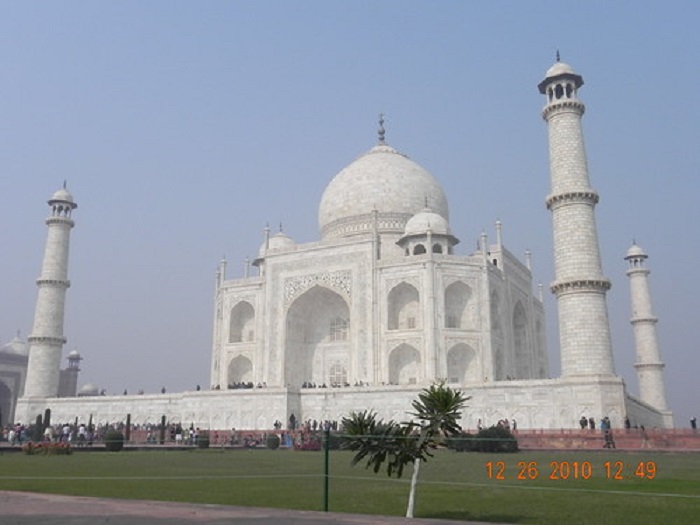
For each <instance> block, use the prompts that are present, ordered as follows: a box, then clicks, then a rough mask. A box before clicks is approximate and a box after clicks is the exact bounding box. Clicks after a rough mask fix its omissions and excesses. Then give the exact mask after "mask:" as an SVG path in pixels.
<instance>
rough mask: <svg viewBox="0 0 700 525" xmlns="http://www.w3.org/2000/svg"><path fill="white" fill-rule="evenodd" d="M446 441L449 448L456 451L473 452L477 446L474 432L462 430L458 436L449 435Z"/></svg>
mask: <svg viewBox="0 0 700 525" xmlns="http://www.w3.org/2000/svg"><path fill="white" fill-rule="evenodd" d="M445 441H446V444H447V448H449V449H450V450H454V451H455V452H473V451H475V450H476V446H477V442H476V440H475V437H474V434H470V433H469V432H460V433H459V434H457V435H456V436H451V437H448V438H447V439H446V440H445Z"/></svg>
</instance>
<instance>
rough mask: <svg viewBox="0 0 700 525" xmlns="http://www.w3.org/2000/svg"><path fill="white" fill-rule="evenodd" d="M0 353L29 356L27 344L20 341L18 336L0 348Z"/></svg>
mask: <svg viewBox="0 0 700 525" xmlns="http://www.w3.org/2000/svg"><path fill="white" fill-rule="evenodd" d="M0 353H3V354H10V355H21V356H25V357H26V356H28V355H29V343H27V342H26V341H22V340H21V339H20V338H19V336H15V337H14V338H13V339H12V341H10V342H9V343H6V344H5V345H3V346H2V348H0Z"/></svg>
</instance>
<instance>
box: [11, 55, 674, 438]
mask: <svg viewBox="0 0 700 525" xmlns="http://www.w3.org/2000/svg"><path fill="white" fill-rule="evenodd" d="M582 86H583V78H582V77H581V76H580V75H579V74H577V73H576V72H575V71H574V70H573V69H572V68H571V67H570V66H569V65H567V64H565V63H563V62H561V61H559V60H558V59H557V62H556V63H555V64H554V65H553V66H552V67H551V68H550V69H549V70H548V71H547V72H546V74H545V78H544V80H542V82H541V83H540V84H539V85H538V89H539V92H540V93H541V94H542V95H543V96H544V101H545V105H544V108H543V110H542V117H543V119H544V121H545V123H546V126H547V129H548V141H549V157H550V183H551V187H550V188H551V189H550V193H549V195H548V196H546V198H545V202H546V206H547V209H548V210H549V211H550V212H551V216H552V229H553V239H554V242H553V248H554V267H555V275H554V279H553V281H552V283H551V285H550V289H551V292H552V293H553V294H554V296H555V298H556V302H557V310H558V323H559V334H560V342H559V353H560V358H561V374H560V376H559V377H555V378H552V377H551V373H550V370H549V364H548V360H547V345H546V338H545V328H544V326H545V319H544V318H545V312H544V307H543V302H542V289H541V287H540V288H539V289H538V287H537V286H536V285H535V284H534V283H533V278H532V273H531V268H530V257H529V254H527V253H526V254H525V257H524V260H521V259H519V258H518V257H516V256H515V255H514V254H513V253H511V252H510V251H509V250H508V248H507V247H506V246H505V245H504V244H503V240H502V235H501V225H500V223H496V236H495V239H492V240H489V239H488V237H487V236H486V234H481V236H480V240H479V244H478V246H477V247H476V249H475V250H474V251H473V252H472V253H470V254H468V255H458V254H456V253H455V246H456V245H457V244H458V243H459V242H460V241H459V238H458V237H459V235H460V234H461V232H457V231H455V229H454V228H453V227H452V226H451V225H450V215H449V206H448V201H447V197H446V196H445V193H444V192H443V189H442V188H441V186H440V183H439V182H438V180H437V179H436V178H435V177H433V175H431V174H430V173H429V172H428V171H427V170H426V169H425V168H423V167H421V166H420V165H418V164H417V163H416V162H414V161H412V160H411V159H410V158H409V157H408V156H407V155H405V154H404V153H402V152H400V151H399V150H397V149H395V148H394V147H392V146H390V145H389V143H388V141H387V139H386V132H385V129H384V121H383V119H381V118H380V123H379V133H378V141H377V144H376V145H375V146H374V147H372V148H371V149H370V150H369V151H367V152H366V153H364V154H362V155H360V156H359V157H358V158H357V159H356V160H355V161H354V162H352V163H351V164H350V165H348V166H347V167H346V168H344V169H343V170H341V171H340V172H339V173H338V174H337V175H336V176H335V177H333V178H332V180H331V181H330V183H329V184H328V185H327V187H326V189H325V191H324V193H323V196H322V198H321V202H320V204H319V208H318V225H319V232H320V238H319V239H318V240H317V241H316V242H311V243H303V244H298V243H296V242H295V241H294V240H293V239H292V238H291V237H289V236H288V235H286V234H285V233H284V232H283V231H281V229H280V231H279V232H270V230H269V229H266V230H265V234H264V241H263V244H262V246H261V247H260V249H259V252H258V255H257V257H256V258H255V259H254V260H252V261H250V263H249V264H247V265H246V269H245V273H244V275H243V276H242V277H241V278H232V277H230V276H228V275H227V268H226V263H225V262H221V263H220V264H219V267H218V271H217V277H216V290H215V295H214V312H215V313H214V320H213V345H212V354H211V369H210V374H211V375H210V385H209V388H206V389H202V390H201V391H200V390H198V391H188V392H181V393H163V394H153V395H150V394H149V395H124V396H121V395H119V396H112V395H107V396H103V395H97V390H96V389H92V388H86V389H85V388H84V389H80V390H78V388H77V378H78V365H79V360H80V356H79V355H75V354H72V357H71V356H69V366H68V369H67V370H60V363H61V359H62V352H63V346H64V344H65V342H66V339H65V337H64V326H63V325H64V305H65V298H66V293H67V291H68V289H69V285H70V282H69V280H68V258H69V238H70V233H71V230H72V228H73V227H74V225H75V223H74V220H73V214H74V211H75V209H76V207H77V204H76V202H75V200H74V198H73V195H72V194H71V193H70V192H69V191H68V190H67V189H66V188H65V187H64V188H61V189H59V190H58V191H57V192H56V193H55V194H54V195H53V196H52V197H51V199H50V200H49V217H48V219H47V220H46V223H47V227H48V239H47V243H46V249H45V253H44V261H43V266H42V273H41V276H40V277H39V279H38V280H37V286H38V298H37V304H36V311H35V318H34V325H33V329H32V333H31V334H30V335H29V337H28V338H27V343H26V348H25V349H22V348H20V346H21V344H20V343H21V341H18V340H13V341H12V342H11V343H10V344H8V345H6V346H4V347H2V350H0V408H1V409H2V414H3V415H7V414H9V416H5V417H6V418H8V417H9V419H5V420H3V421H2V422H0V423H1V424H5V423H6V422H8V421H12V420H14V421H16V422H23V423H30V422H32V421H33V420H34V418H35V417H36V415H37V414H41V413H43V411H44V410H45V409H46V408H50V409H51V411H52V419H53V420H54V421H74V420H75V419H76V418H77V419H78V420H79V421H84V422H87V420H88V418H90V417H92V418H93V421H95V422H100V423H101V422H104V423H109V422H118V421H124V420H125V419H126V417H127V414H129V415H130V416H131V421H132V423H140V424H144V423H157V422H159V421H160V419H161V417H162V416H163V415H165V416H166V418H167V419H168V421H170V422H172V423H178V422H181V423H183V424H184V423H186V424H187V425H189V424H190V422H192V423H193V424H194V425H196V426H198V427H200V428H203V429H212V430H214V429H230V428H233V427H235V428H237V429H251V430H253V429H271V428H272V427H273V424H274V422H275V421H278V420H279V421H289V419H290V417H291V416H292V415H294V417H295V418H296V419H297V420H309V419H316V420H319V421H323V420H340V419H342V417H343V416H345V415H347V414H349V413H350V412H351V411H358V410H364V409H372V410H374V411H375V412H377V414H378V416H379V417H382V418H386V419H394V420H397V421H403V420H406V419H407V417H408V411H409V410H410V407H411V401H412V400H413V399H414V398H415V397H416V395H417V393H418V392H420V391H421V390H422V389H424V388H425V387H427V386H428V385H430V384H432V383H434V382H436V381H445V382H447V383H448V384H449V385H450V386H452V387H453V388H457V389H460V390H462V391H464V393H465V394H466V395H468V396H471V399H470V400H469V402H468V405H469V407H468V408H467V409H466V410H465V411H464V414H463V418H462V422H461V423H462V426H463V427H465V428H472V429H473V428H475V427H476V426H477V423H478V422H479V421H484V422H495V421H497V420H500V419H509V420H512V419H515V420H517V424H518V427H519V428H523V429H540V428H541V429H559V428H573V427H575V426H577V424H578V421H579V419H580V418H581V416H582V415H590V414H596V415H598V416H599V417H602V416H607V417H609V418H610V420H611V422H612V424H613V426H622V424H623V420H624V418H626V417H627V418H629V419H630V420H632V421H633V422H635V423H636V424H640V425H645V426H647V427H650V428H651V427H660V428H671V427H672V426H673V416H672V412H671V411H670V409H669V407H668V406H667V403H666V394H665V386H664V373H663V369H664V363H663V362H662V359H661V354H660V350H659V342H658V340H657V335H656V323H657V318H656V317H655V316H654V314H653V310H652V301H651V296H650V294H649V285H648V275H649V269H648V268H647V266H646V265H647V255H646V253H645V252H644V251H643V250H642V249H641V248H640V247H639V246H637V245H636V244H635V245H633V246H632V247H631V248H630V249H629V250H628V252H627V254H626V256H624V259H625V260H626V261H627V266H628V269H627V275H628V277H629V287H630V292H631V311H632V319H631V324H632V330H633V332H634V337H635V347H636V362H635V365H634V366H635V369H636V372H637V376H638V379H639V395H638V396H633V395H631V394H630V393H629V392H628V391H627V387H626V385H625V382H624V381H623V379H622V378H621V377H620V376H619V375H617V373H616V371H615V367H614V361H613V350H612V345H611V338H610V326H609V320H608V313H607V304H606V294H607V291H608V289H609V288H610V286H611V283H610V281H609V280H608V278H606V277H605V276H604V275H603V273H602V268H601V262H600V252H599V243H598V235H597V229H596V220H595V207H596V204H597V203H598V199H599V196H598V193H597V192H596V191H595V190H594V189H593V187H592V186H591V184H590V182H589V175H588V167H587V159H586V152H585V148H584V139H583V133H582V127H581V119H582V116H583V114H584V110H585V107H584V104H583V103H582V101H581V100H580V98H579V90H580V88H581V87H582ZM543 146H544V145H543ZM467 234H468V233H467ZM468 235H469V234H468ZM469 238H471V235H470V236H469ZM621 253H622V251H621ZM76 278H77V279H79V278H80V276H76ZM8 356H9V357H8ZM22 356H23V357H22ZM10 357H11V358H12V359H10ZM8 359H9V361H8ZM10 361H11V363H10V364H7V363H9V362H10ZM12 363H14V364H12ZM13 366H14V368H12V367H13ZM10 378H13V379H11V380H10ZM239 385H243V386H253V388H238V386H239Z"/></svg>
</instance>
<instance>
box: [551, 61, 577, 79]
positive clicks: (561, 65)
mask: <svg viewBox="0 0 700 525" xmlns="http://www.w3.org/2000/svg"><path fill="white" fill-rule="evenodd" d="M567 74H568V75H575V74H576V73H575V72H574V69H573V68H572V67H571V66H570V65H569V64H567V63H565V62H555V63H554V65H553V66H552V67H550V68H549V69H548V70H547V73H546V74H545V75H544V76H545V78H551V77H556V76H559V75H567Z"/></svg>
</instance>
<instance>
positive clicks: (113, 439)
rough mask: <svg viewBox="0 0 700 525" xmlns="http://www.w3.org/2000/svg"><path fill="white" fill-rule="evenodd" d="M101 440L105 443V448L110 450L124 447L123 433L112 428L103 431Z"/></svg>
mask: <svg viewBox="0 0 700 525" xmlns="http://www.w3.org/2000/svg"><path fill="white" fill-rule="evenodd" d="M102 441H103V442H104V444H105V449H106V450H108V451H110V452H119V451H120V450H122V449H123V448H124V434H122V433H121V432H119V431H118V430H115V429H113V428H110V429H109V430H108V431H107V432H105V434H104V436H103V437H102Z"/></svg>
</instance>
